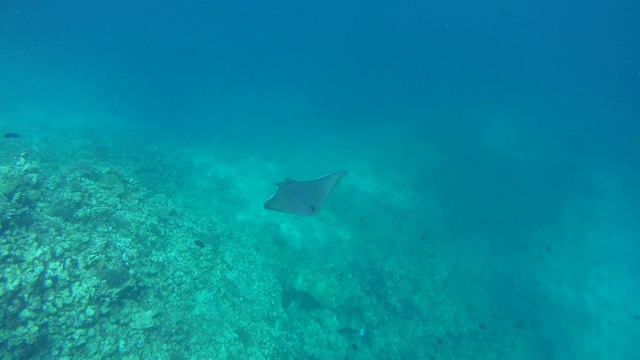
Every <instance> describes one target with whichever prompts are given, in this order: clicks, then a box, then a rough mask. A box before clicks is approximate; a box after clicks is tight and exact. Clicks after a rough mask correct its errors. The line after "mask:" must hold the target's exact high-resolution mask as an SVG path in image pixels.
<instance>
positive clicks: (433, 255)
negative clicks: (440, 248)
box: [427, 253, 438, 259]
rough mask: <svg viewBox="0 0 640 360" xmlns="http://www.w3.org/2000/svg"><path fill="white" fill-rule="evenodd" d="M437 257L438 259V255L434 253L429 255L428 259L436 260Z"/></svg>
mask: <svg viewBox="0 0 640 360" xmlns="http://www.w3.org/2000/svg"><path fill="white" fill-rule="evenodd" d="M437 257H438V255H436V254H434V253H431V254H429V255H427V258H429V259H435V258H437Z"/></svg>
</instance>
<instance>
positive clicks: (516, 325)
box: [513, 321, 524, 329]
mask: <svg viewBox="0 0 640 360" xmlns="http://www.w3.org/2000/svg"><path fill="white" fill-rule="evenodd" d="M522 326H524V323H523V322H522V321H520V322H519V323H517V324H515V325H513V328H514V329H520V328H521V327H522Z"/></svg>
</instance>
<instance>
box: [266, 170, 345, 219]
mask: <svg viewBox="0 0 640 360" xmlns="http://www.w3.org/2000/svg"><path fill="white" fill-rule="evenodd" d="M346 174H347V172H346V171H344V170H341V171H336V172H334V173H331V174H327V175H325V176H322V177H319V178H317V179H314V180H309V181H295V180H291V179H286V180H285V181H282V182H279V183H276V186H278V190H276V192H275V194H273V195H272V196H271V198H269V200H267V202H265V203H264V208H265V209H269V210H276V211H282V212H286V213H292V214H299V215H317V214H318V213H319V212H320V209H322V206H323V205H324V202H325V201H326V200H327V197H328V196H329V194H330V193H331V191H332V190H333V188H334V187H335V186H336V184H337V183H338V181H340V179H342V177H343V176H345V175H346Z"/></svg>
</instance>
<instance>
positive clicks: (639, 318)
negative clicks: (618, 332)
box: [632, 315, 640, 320]
mask: <svg viewBox="0 0 640 360" xmlns="http://www.w3.org/2000/svg"><path fill="white" fill-rule="evenodd" d="M632 317H633V320H640V315H633V316H632Z"/></svg>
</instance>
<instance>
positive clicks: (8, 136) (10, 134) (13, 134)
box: [4, 133, 20, 139]
mask: <svg viewBox="0 0 640 360" xmlns="http://www.w3.org/2000/svg"><path fill="white" fill-rule="evenodd" d="M4 137H6V138H10V139H17V138H19V137H20V135H18V134H16V133H6V134H4Z"/></svg>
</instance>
